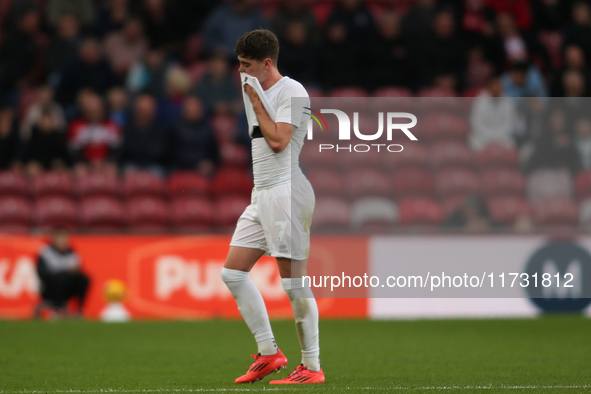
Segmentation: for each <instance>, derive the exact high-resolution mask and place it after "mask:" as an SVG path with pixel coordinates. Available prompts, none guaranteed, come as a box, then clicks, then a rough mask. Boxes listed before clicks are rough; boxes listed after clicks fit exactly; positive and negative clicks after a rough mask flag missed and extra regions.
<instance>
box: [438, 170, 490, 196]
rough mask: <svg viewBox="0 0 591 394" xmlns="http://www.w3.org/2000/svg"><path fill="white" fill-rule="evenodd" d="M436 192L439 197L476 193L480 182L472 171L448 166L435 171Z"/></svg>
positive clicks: (478, 190)
mask: <svg viewBox="0 0 591 394" xmlns="http://www.w3.org/2000/svg"><path fill="white" fill-rule="evenodd" d="M435 182H436V187H437V192H438V194H439V196H440V197H441V198H448V197H452V196H461V195H478V194H479V192H480V182H479V181H478V176H477V175H476V173H475V172H474V171H470V170H468V169H465V168H457V167H456V168H448V169H444V170H443V171H439V172H437V175H436V177H435Z"/></svg>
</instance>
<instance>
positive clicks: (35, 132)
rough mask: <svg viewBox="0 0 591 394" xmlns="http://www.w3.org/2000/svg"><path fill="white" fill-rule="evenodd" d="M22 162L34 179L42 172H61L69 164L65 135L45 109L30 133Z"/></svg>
mask: <svg viewBox="0 0 591 394" xmlns="http://www.w3.org/2000/svg"><path fill="white" fill-rule="evenodd" d="M23 162H24V163H26V170H27V173H28V174H29V175H30V176H32V177H34V176H36V175H38V174H39V173H40V172H41V171H42V170H62V169H65V168H66V166H67V165H68V163H69V157H68V142H67V140H66V133H64V132H63V130H60V128H59V127H58V126H57V121H56V119H55V118H54V114H53V113H52V112H51V111H50V110H49V109H46V110H44V111H43V113H42V114H41V116H40V118H39V119H38V120H37V122H36V124H35V125H34V126H33V129H32V131H31V137H30V138H29V140H28V141H27V144H26V145H25V152H24V157H23Z"/></svg>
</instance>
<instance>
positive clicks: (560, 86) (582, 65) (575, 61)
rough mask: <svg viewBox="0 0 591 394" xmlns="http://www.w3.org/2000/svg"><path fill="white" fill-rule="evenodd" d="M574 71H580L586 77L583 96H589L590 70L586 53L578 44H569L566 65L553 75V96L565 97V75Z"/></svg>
mask: <svg viewBox="0 0 591 394" xmlns="http://www.w3.org/2000/svg"><path fill="white" fill-rule="evenodd" d="M571 71H574V72H576V73H580V74H581V75H582V76H583V77H584V79H585V87H584V89H583V93H582V96H588V95H589V94H588V93H589V91H590V89H589V86H588V84H589V82H591V79H590V78H589V76H590V74H589V70H587V65H586V62H585V53H584V52H583V50H582V49H581V48H580V47H578V46H576V45H569V46H568V47H566V48H565V50H564V65H563V67H562V69H561V70H559V71H557V72H555V73H554V75H553V77H552V85H551V87H552V88H551V90H550V91H551V93H552V96H553V97H564V96H565V90H564V87H565V86H564V76H565V75H566V74H567V73H569V72H571Z"/></svg>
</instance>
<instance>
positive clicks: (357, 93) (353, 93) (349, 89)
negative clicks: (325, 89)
mask: <svg viewBox="0 0 591 394" xmlns="http://www.w3.org/2000/svg"><path fill="white" fill-rule="evenodd" d="M328 95H329V96H330V97H368V96H369V94H368V93H367V91H366V90H365V89H362V88H358V87H354V86H346V87H340V88H335V89H333V90H331V91H330V92H329V93H328Z"/></svg>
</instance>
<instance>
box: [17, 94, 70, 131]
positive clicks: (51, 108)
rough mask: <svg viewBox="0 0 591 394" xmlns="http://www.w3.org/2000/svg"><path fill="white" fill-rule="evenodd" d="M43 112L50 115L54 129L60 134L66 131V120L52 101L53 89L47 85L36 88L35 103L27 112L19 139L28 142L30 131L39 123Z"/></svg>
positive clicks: (60, 108)
mask: <svg viewBox="0 0 591 394" xmlns="http://www.w3.org/2000/svg"><path fill="white" fill-rule="evenodd" d="M44 112H49V113H51V118H52V121H53V123H54V126H55V128H56V129H58V130H61V131H62V132H63V131H65V129H66V118H65V115H64V111H63V109H62V107H61V105H59V104H58V103H57V102H55V101H54V100H53V89H52V88H51V86H49V85H43V86H41V87H39V88H37V97H36V100H35V102H34V103H33V104H32V105H31V106H30V107H29V109H28V110H27V112H26V114H25V116H24V119H23V122H22V126H21V138H22V139H23V140H25V141H26V140H28V139H29V137H30V135H31V130H32V128H33V126H34V125H35V124H37V122H38V121H39V119H40V118H41V116H42V114H43V113H44Z"/></svg>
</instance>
